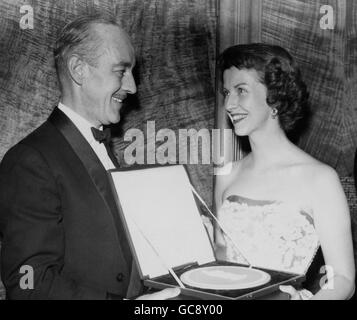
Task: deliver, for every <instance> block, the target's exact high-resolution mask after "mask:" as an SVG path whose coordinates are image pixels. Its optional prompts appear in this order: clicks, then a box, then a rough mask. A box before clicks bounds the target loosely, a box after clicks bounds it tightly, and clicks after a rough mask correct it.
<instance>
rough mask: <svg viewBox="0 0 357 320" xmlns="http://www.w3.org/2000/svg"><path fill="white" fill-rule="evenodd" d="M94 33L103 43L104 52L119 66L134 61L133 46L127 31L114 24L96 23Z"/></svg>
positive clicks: (129, 64)
mask: <svg viewBox="0 0 357 320" xmlns="http://www.w3.org/2000/svg"><path fill="white" fill-rule="evenodd" d="M95 31H96V33H97V34H98V35H99V36H100V38H101V39H102V41H103V43H102V45H103V49H104V52H105V53H106V54H107V55H109V56H111V57H112V58H113V60H115V61H113V63H114V64H117V65H120V66H132V65H133V64H134V62H135V53H134V48H133V46H132V44H131V41H130V38H129V36H128V35H127V33H126V32H125V31H124V30H123V29H121V28H119V27H118V26H114V25H96V26H95Z"/></svg>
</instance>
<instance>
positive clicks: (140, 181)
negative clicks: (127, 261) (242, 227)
mask: <svg viewBox="0 0 357 320" xmlns="http://www.w3.org/2000/svg"><path fill="white" fill-rule="evenodd" d="M109 175H110V177H111V180H112V186H113V189H114V191H115V192H116V195H117V203H118V206H119V211H120V213H121V215H122V218H123V220H124V224H125V227H126V230H127V233H128V236H129V241H130V244H131V247H132V251H133V253H134V257H135V258H136V260H137V264H138V267H139V271H140V273H141V276H142V277H143V278H146V277H149V278H154V277H158V276H161V275H165V274H167V273H168V269H167V268H166V267H171V268H175V267H179V266H182V265H185V264H188V263H192V262H197V263H198V264H199V265H200V264H204V263H208V262H212V261H215V256H214V251H213V248H212V245H211V242H210V239H209V237H208V234H207V232H206V229H205V227H204V225H203V223H202V220H201V217H200V212H199V210H198V208H197V205H196V202H195V199H194V196H193V194H192V192H191V184H190V181H189V178H188V175H187V172H186V170H185V168H184V166H182V165H173V166H160V167H149V168H145V169H134V170H133V169H129V170H125V169H124V170H120V169H119V170H110V171H109ZM148 241H149V243H150V244H149V243H148ZM158 255H159V256H160V258H159V257H158ZM162 261H164V264H163V263H162ZM164 265H166V267H164Z"/></svg>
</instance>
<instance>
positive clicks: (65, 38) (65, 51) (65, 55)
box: [54, 14, 120, 79]
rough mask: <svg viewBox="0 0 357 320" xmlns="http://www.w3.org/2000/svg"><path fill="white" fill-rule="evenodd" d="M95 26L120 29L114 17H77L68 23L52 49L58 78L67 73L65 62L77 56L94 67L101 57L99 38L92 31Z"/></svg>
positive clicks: (98, 15)
mask: <svg viewBox="0 0 357 320" xmlns="http://www.w3.org/2000/svg"><path fill="white" fill-rule="evenodd" d="M95 24H106V25H114V26H117V27H119V28H120V25H119V24H118V23H117V22H116V20H115V18H114V17H110V16H103V15H100V14H96V15H84V16H79V17H78V18H76V19H75V20H73V21H71V22H70V23H68V24H67V25H66V26H65V27H64V28H63V29H62V31H61V33H60V35H59V37H58V38H57V40H56V44H55V49H54V58H55V66H56V71H57V75H58V77H59V78H60V79H61V77H62V75H64V74H66V73H67V61H68V59H69V57H70V56H71V55H72V54H77V55H78V56H80V57H81V58H82V59H83V60H85V61H86V62H87V63H88V64H90V65H91V66H96V65H97V61H98V58H99V57H100V55H101V51H100V50H99V48H100V47H101V45H102V39H101V37H100V36H99V35H98V34H97V33H96V32H95V31H94V30H93V29H92V27H93V25H95Z"/></svg>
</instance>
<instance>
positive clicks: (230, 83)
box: [223, 67, 273, 136]
mask: <svg viewBox="0 0 357 320" xmlns="http://www.w3.org/2000/svg"><path fill="white" fill-rule="evenodd" d="M223 87H224V89H223V94H224V96H225V100H224V107H225V109H226V111H227V113H228V116H229V118H230V119H231V121H232V123H233V126H234V131H235V133H236V134H237V135H238V136H249V135H251V134H252V133H254V132H255V131H258V130H262V129H264V128H265V127H268V126H269V125H270V123H271V121H272V120H273V119H272V118H271V108H270V107H269V106H268V104H267V102H266V98H267V88H266V87H265V85H264V84H262V83H261V82H260V81H259V77H258V73H257V71H256V70H254V69H241V70H239V69H237V68H236V67H231V68H230V69H227V70H225V71H224V73H223Z"/></svg>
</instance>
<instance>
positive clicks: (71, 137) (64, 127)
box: [48, 108, 132, 268]
mask: <svg viewBox="0 0 357 320" xmlns="http://www.w3.org/2000/svg"><path fill="white" fill-rule="evenodd" d="M48 121H49V122H51V123H52V124H53V125H54V126H55V127H56V128H57V129H58V130H59V131H60V132H61V133H62V135H63V136H64V138H65V139H66V140H67V142H68V143H69V144H70V146H71V147H72V149H73V151H74V152H75V154H76V155H77V156H78V157H79V159H80V161H81V162H82V163H83V165H84V167H85V169H86V170H87V172H88V174H89V176H90V178H91V180H92V181H93V184H94V186H95V188H96V189H97V191H98V193H99V194H100V195H101V197H102V199H103V202H104V203H105V205H106V207H107V208H108V210H109V211H110V213H111V214H112V217H113V220H114V223H115V226H116V230H117V235H118V240H119V246H120V247H121V249H122V252H123V254H124V256H125V259H126V262H127V265H128V268H130V266H131V262H132V256H131V253H130V247H129V243H128V240H127V237H126V234H125V231H124V227H123V224H122V222H121V220H120V217H119V213H118V210H117V207H116V204H115V200H114V196H113V191H112V189H111V187H110V183H109V179H108V176H107V171H106V170H105V168H104V167H103V165H102V163H101V162H100V160H99V159H98V157H97V155H96V154H95V152H94V151H93V149H92V148H91V146H90V145H89V143H88V142H87V140H86V139H85V138H84V137H83V136H82V134H81V133H80V132H79V130H78V129H77V128H76V126H75V125H74V124H73V123H72V121H71V120H70V119H69V118H68V117H67V116H66V115H65V114H64V113H63V112H62V111H61V110H59V109H58V108H55V109H54V111H53V112H52V114H51V115H50V117H49V118H48Z"/></svg>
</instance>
